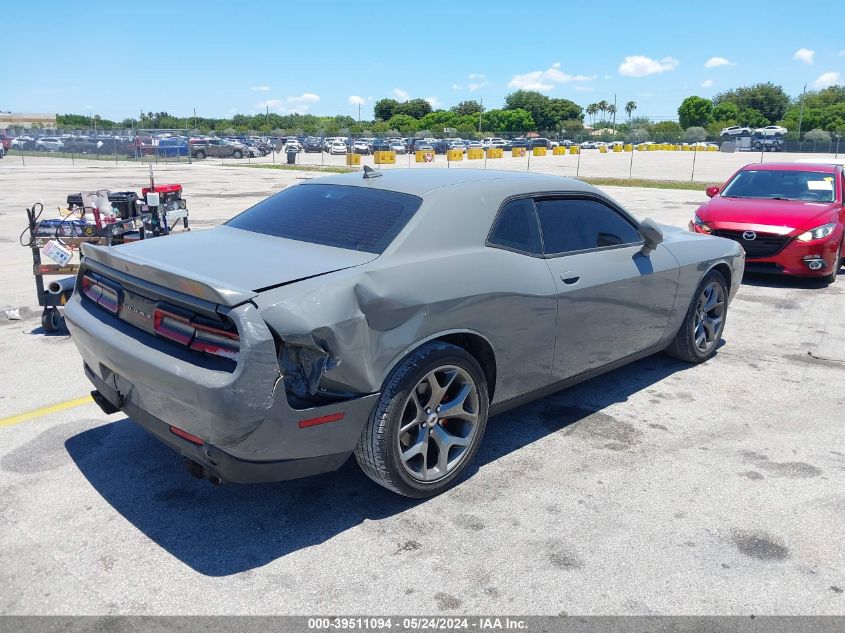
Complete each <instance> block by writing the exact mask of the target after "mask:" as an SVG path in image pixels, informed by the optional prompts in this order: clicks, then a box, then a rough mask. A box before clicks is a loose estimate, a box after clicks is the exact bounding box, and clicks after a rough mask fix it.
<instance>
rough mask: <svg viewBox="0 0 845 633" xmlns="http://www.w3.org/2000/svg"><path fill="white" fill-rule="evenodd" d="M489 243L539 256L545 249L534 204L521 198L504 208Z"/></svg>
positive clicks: (497, 219) (494, 226) (528, 199)
mask: <svg viewBox="0 0 845 633" xmlns="http://www.w3.org/2000/svg"><path fill="white" fill-rule="evenodd" d="M487 243H488V244H491V245H496V246H502V247H504V248H510V249H514V250H517V251H523V252H525V253H531V254H534V255H539V254H540V253H541V252H542V250H543V249H542V246H541V244H540V229H539V227H538V226H537V215H536V214H535V213H534V202H533V201H532V200H531V199H530V198H521V199H519V200H512V201H510V202H508V203H507V204H506V205H505V206H504V207H502V210H501V211H500V212H499V216H498V217H497V218H496V223H495V224H494V225H493V230H492V231H491V232H490V238H489V239H488V240H487Z"/></svg>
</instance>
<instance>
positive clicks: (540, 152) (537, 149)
mask: <svg viewBox="0 0 845 633" xmlns="http://www.w3.org/2000/svg"><path fill="white" fill-rule="evenodd" d="M545 155H546V148H545V147H535V148H534V156H545Z"/></svg>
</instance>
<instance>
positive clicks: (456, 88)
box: [452, 84, 463, 90]
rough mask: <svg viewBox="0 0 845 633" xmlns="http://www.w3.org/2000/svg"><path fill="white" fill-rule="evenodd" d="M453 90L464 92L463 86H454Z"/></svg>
mask: <svg viewBox="0 0 845 633" xmlns="http://www.w3.org/2000/svg"><path fill="white" fill-rule="evenodd" d="M452 90H463V86H461V85H460V84H452Z"/></svg>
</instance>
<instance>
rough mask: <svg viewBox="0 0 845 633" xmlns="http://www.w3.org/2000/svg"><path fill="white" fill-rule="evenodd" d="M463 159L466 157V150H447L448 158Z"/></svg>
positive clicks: (449, 159)
mask: <svg viewBox="0 0 845 633" xmlns="http://www.w3.org/2000/svg"><path fill="white" fill-rule="evenodd" d="M463 159H464V150H462V149H450V150H446V160H448V161H453V160H463Z"/></svg>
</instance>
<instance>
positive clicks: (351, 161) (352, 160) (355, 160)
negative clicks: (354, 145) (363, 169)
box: [346, 154, 361, 165]
mask: <svg viewBox="0 0 845 633" xmlns="http://www.w3.org/2000/svg"><path fill="white" fill-rule="evenodd" d="M346 164H347V165H360V164H361V154H347V155H346Z"/></svg>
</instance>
